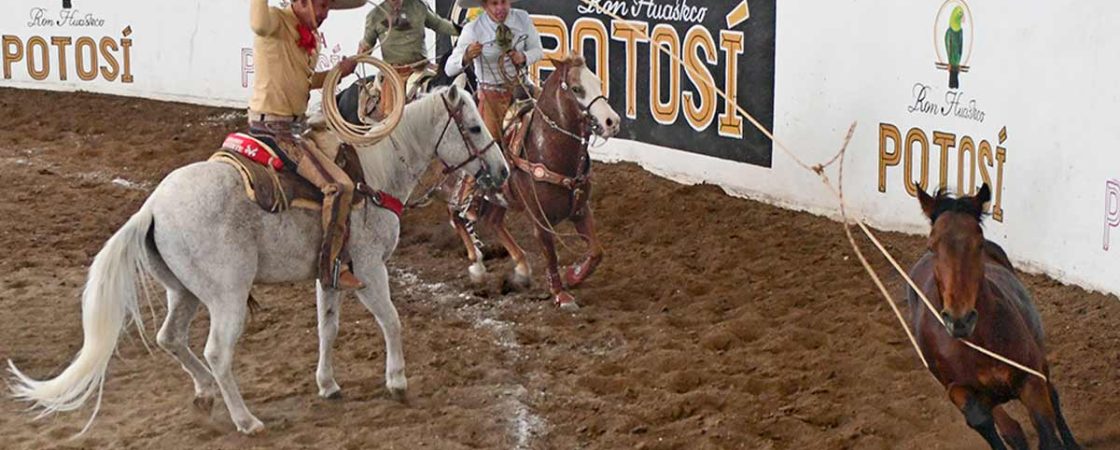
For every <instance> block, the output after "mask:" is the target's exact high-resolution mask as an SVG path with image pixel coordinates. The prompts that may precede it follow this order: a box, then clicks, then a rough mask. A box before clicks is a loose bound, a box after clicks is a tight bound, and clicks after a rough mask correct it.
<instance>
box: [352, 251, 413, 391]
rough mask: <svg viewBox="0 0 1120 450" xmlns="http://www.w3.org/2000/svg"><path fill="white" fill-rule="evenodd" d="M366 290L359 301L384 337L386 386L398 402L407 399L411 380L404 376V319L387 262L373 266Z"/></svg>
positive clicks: (378, 262) (366, 273)
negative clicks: (391, 287) (392, 295)
mask: <svg viewBox="0 0 1120 450" xmlns="http://www.w3.org/2000/svg"><path fill="white" fill-rule="evenodd" d="M371 266H373V267H371V268H370V269H369V271H368V272H365V275H366V277H367V279H366V280H365V281H366V288H365V289H362V290H359V291H358V299H359V300H361V302H362V304H363V305H365V306H366V309H369V311H370V312H371V313H373V317H374V318H376V319H377V324H378V325H380V326H381V333H382V334H384V335H385V387H387V388H388V389H389V394H390V395H392V396H393V398H395V399H397V400H401V401H403V400H405V395H406V393H407V391H408V379H407V378H406V377H405V375H404V351H403V350H402V349H401V319H400V317H399V316H398V315H397V308H396V307H395V306H393V301H392V299H390V298H389V273H388V271H387V269H386V268H385V263H383V262H380V261H377V262H375V263H372V264H371Z"/></svg>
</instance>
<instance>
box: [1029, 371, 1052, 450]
mask: <svg viewBox="0 0 1120 450" xmlns="http://www.w3.org/2000/svg"><path fill="white" fill-rule="evenodd" d="M1051 398H1052V397H1051V395H1050V384H1049V383H1047V382H1046V381H1043V380H1042V379H1039V378H1036V377H1031V378H1030V379H1029V380H1027V381H1026V382H1025V383H1024V384H1023V388H1022V390H1021V391H1019V401H1021V402H1023V406H1026V407H1027V411H1029V412H1030V415H1031V423H1032V424H1033V425H1034V428H1035V430H1037V431H1038V448H1039V449H1041V450H1049V449H1060V448H1063V446H1062V443H1061V441H1059V440H1058V430H1057V426H1056V425H1057V423H1056V422H1057V417H1056V414H1054V404H1053V402H1052V401H1051Z"/></svg>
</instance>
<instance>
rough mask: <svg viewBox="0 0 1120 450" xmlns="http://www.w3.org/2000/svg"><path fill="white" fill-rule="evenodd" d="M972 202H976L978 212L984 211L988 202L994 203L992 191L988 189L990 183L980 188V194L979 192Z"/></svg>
mask: <svg viewBox="0 0 1120 450" xmlns="http://www.w3.org/2000/svg"><path fill="white" fill-rule="evenodd" d="M972 201H973V202H976V209H977V210H980V211H984V209H985V207H986V206H987V204H988V202H990V201H992V189H991V188H989V187H988V183H984V185H983V186H980V192H977V193H976V196H975V197H972Z"/></svg>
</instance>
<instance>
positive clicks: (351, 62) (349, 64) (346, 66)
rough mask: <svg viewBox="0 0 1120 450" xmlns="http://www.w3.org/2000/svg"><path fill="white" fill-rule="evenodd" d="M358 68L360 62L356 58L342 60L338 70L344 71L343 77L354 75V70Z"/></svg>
mask: <svg viewBox="0 0 1120 450" xmlns="http://www.w3.org/2000/svg"><path fill="white" fill-rule="evenodd" d="M357 67H358V60H357V59H355V58H342V61H339V62H338V70H341V71H342V76H344V77H345V76H348V75H350V74H352V73H354V69H355V68H357Z"/></svg>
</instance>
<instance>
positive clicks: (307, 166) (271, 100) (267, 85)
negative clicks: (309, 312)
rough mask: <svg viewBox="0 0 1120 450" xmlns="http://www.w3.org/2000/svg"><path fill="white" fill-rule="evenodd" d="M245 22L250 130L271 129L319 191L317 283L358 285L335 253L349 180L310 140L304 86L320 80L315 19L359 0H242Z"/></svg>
mask: <svg viewBox="0 0 1120 450" xmlns="http://www.w3.org/2000/svg"><path fill="white" fill-rule="evenodd" d="M250 1H251V3H250V9H249V24H250V27H251V28H252V29H253V33H255V34H256V37H255V38H254V39H253V56H254V60H255V63H256V79H255V80H254V82H253V96H252V99H251V100H250V101H249V128H250V130H251V132H252V133H267V134H271V135H272V137H274V138H275V140H276V141H277V142H278V143H280V145H281V147H282V151H283V153H284V154H285V156H286V158H287V159H288V161H287V162H289V163H290V164H292V165H294V167H295V171H296V173H298V174H299V175H300V176H301V177H303V178H306V179H307V180H308V181H310V182H311V183H312V184H314V185H315V186H316V187H318V188H319V189H321V190H322V191H323V246H322V249H321V254H320V256H319V274H318V275H319V281H320V283H322V285H323V286H324V287H330V288H336V289H344V290H351V289H360V288H362V287H363V285H362V282H361V281H359V280H358V279H357V278H356V277H355V276H354V274H353V273H351V272H350V269H349V267H348V265H347V264H344V263H343V261H342V260H341V258H340V255H341V254H342V249H343V247H344V246H345V244H346V238H347V235H348V230H349V222H350V220H349V219H350V202H351V200H352V198H353V196H354V182H353V181H352V180H350V178H349V177H347V175H346V173H345V172H343V171H342V169H340V168H339V167H338V166H337V165H336V164H335V163H334V161H332V160H331V158H328V157H327V156H326V155H325V154H324V153H323V151H322V150H321V149H319V148H318V147H316V145H315V143H314V142H313V141H312V140H310V139H304V138H303V137H302V135H303V132H304V130H305V129H306V118H305V116H304V113H305V112H306V111H307V102H308V99H309V97H310V91H311V89H319V88H321V87H322V86H323V78H324V77H325V76H326V72H315V71H314V70H315V65H316V63H317V62H318V60H319V35H318V32H317V31H318V28H319V25H321V24H322V23H323V21H325V20H326V19H327V14H328V13H329V12H330V10H331V9H350V8H357V7H360V6H362V5H364V4H365V1H364V0H293V1H292V2H291V5H290V6H288V7H286V8H276V7H269V6H268V0H250ZM355 65H356V62H355V60H353V59H350V58H347V59H343V60H342V61H341V62H340V63H339V68H340V69H341V71H342V73H343V75H344V76H345V75H349V74H350V73H353V72H354V67H355Z"/></svg>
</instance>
